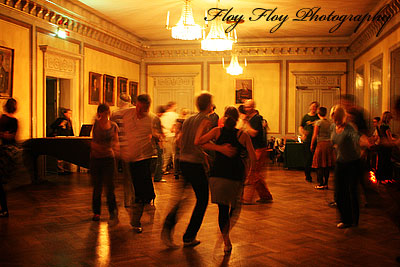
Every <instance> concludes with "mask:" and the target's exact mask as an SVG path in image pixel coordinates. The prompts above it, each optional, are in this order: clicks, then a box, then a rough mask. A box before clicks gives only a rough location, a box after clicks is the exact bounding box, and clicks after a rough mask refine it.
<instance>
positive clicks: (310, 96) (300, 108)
mask: <svg viewBox="0 0 400 267" xmlns="http://www.w3.org/2000/svg"><path fill="white" fill-rule="evenodd" d="M339 96H340V88H339V87H332V88H329V87H326V88H318V87H316V88H303V87H297V90H296V98H297V101H296V103H298V105H296V134H299V132H298V127H299V126H300V123H301V120H302V118H303V116H304V115H305V114H307V113H308V112H309V106H310V103H311V102H313V101H317V102H318V103H319V104H320V106H321V107H326V109H327V110H328V115H329V112H330V110H331V108H332V107H333V106H334V105H335V104H336V103H337V99H338V98H339Z"/></svg>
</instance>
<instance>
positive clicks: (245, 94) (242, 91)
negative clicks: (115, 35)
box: [235, 78, 254, 104]
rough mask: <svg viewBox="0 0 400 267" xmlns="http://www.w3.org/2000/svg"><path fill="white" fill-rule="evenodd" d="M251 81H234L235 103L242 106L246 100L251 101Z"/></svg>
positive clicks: (252, 92)
mask: <svg viewBox="0 0 400 267" xmlns="http://www.w3.org/2000/svg"><path fill="white" fill-rule="evenodd" d="M253 97H254V89H253V79H251V78H245V79H235V103H236V104H243V103H244V102H245V101H246V100H248V99H253Z"/></svg>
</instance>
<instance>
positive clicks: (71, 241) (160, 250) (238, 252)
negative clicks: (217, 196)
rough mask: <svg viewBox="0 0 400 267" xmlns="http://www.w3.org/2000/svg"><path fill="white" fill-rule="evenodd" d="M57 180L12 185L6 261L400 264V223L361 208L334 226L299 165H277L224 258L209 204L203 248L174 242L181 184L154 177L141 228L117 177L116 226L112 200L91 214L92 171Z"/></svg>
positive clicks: (2, 225) (178, 238) (4, 229)
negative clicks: (167, 235) (174, 207)
mask: <svg viewBox="0 0 400 267" xmlns="http://www.w3.org/2000/svg"><path fill="white" fill-rule="evenodd" d="M47 178H48V179H49V182H46V183H44V184H41V185H27V186H24V187H19V188H16V189H13V190H11V191H10V192H8V199H9V209H10V217H9V218H8V219H5V218H1V219H0V251H1V253H0V265H1V266H7V265H18V266H21V265H25V266H39V265H50V266H94V265H96V266H125V265H127V266H227V265H229V266H350V265H351V266H354V265H356V266H377V265H379V266H393V265H395V258H396V256H398V255H400V238H399V234H398V230H397V229H396V227H394V226H393V224H392V223H391V221H390V220H389V219H388V218H387V216H386V214H385V212H384V210H383V209H382V208H379V207H376V206H375V207H371V208H362V209H361V217H360V226H359V227H358V228H350V229H346V230H339V229H337V228H336V223H337V217H336V210H335V209H334V208H330V207H329V206H328V203H329V202H330V201H331V200H332V199H333V190H332V187H333V186H331V188H330V190H323V191H317V190H315V189H314V185H315V184H309V183H306V182H305V181H304V178H303V173H302V172H301V171H293V170H283V169H282V168H281V167H277V166H270V167H269V168H268V170H267V182H268V185H269V187H270V190H271V192H272V194H273V196H274V202H273V203H271V204H259V205H250V206H243V208H242V212H241V216H240V218H239V220H238V222H237V224H236V226H235V228H233V230H232V233H231V240H232V243H233V251H232V255H231V256H230V257H225V258H224V255H223V246H222V244H221V239H220V236H219V230H218V225H217V214H218V213H217V207H216V205H214V204H210V205H209V207H208V210H207V213H206V216H205V218H204V222H203V225H202V227H201V229H200V232H199V235H198V239H200V240H201V244H200V245H199V246H197V247H195V248H183V247H180V248H178V249H175V250H171V249H167V248H166V247H165V246H164V245H163V243H162V242H161V240H160V232H161V224H162V221H163V219H164V218H165V215H166V212H167V210H168V207H169V200H170V199H171V197H172V196H173V194H174V189H175V188H176V187H177V182H178V181H176V180H175V179H174V178H173V176H167V177H166V179H167V182H166V183H156V184H155V189H156V194H157V197H156V201H155V207H148V208H147V209H146V211H145V214H144V216H143V220H142V221H143V233H142V234H137V233H134V232H133V231H132V230H131V227H130V225H129V215H128V212H127V210H126V209H125V208H124V207H123V203H122V200H123V189H122V181H121V180H118V181H117V189H116V190H117V200H118V205H119V212H120V223H119V224H118V225H117V226H114V227H109V226H108V224H107V220H108V214H107V209H106V205H105V200H104V202H103V206H102V217H101V221H100V222H92V221H91V216H92V214H91V186H90V179H89V176H88V175H87V174H74V175H71V176H62V177H61V176H60V177H47ZM188 202H189V203H188V205H187V206H186V207H185V208H184V210H183V211H182V218H181V220H180V222H179V224H178V225H177V228H176V230H175V242H176V243H178V244H182V234H183V231H184V229H185V227H186V225H187V223H188V221H189V216H190V214H191V211H192V208H193V206H194V199H193V194H191V193H190V192H189V200H188Z"/></svg>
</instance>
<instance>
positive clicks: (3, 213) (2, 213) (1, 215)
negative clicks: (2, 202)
mask: <svg viewBox="0 0 400 267" xmlns="http://www.w3.org/2000/svg"><path fill="white" fill-rule="evenodd" d="M8 216H9V213H8V211H7V210H5V211H0V218H7V217H8Z"/></svg>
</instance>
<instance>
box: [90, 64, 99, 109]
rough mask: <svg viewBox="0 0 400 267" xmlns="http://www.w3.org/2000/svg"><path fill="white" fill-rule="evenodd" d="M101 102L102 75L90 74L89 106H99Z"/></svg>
mask: <svg viewBox="0 0 400 267" xmlns="http://www.w3.org/2000/svg"><path fill="white" fill-rule="evenodd" d="M100 100H101V74H99V73H95V72H89V105H98V104H100V102H101V101H100Z"/></svg>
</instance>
